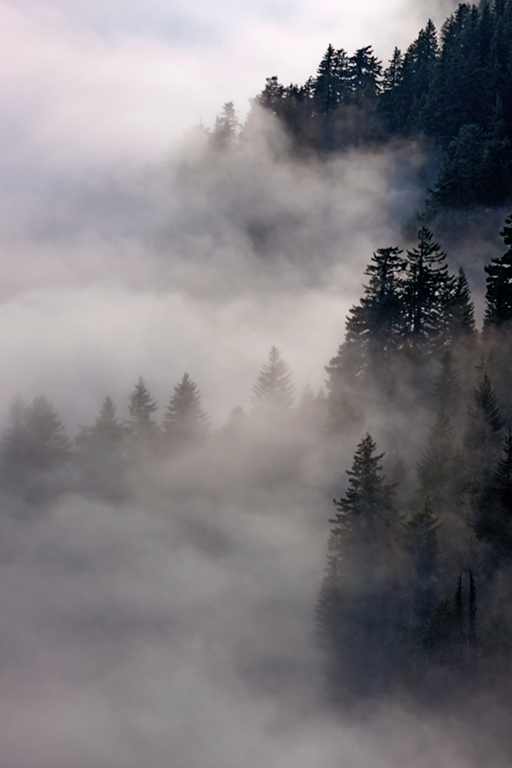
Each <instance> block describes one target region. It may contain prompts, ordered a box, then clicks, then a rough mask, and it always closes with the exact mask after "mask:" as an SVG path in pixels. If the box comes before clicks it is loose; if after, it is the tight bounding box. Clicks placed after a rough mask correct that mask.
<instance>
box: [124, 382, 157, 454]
mask: <svg viewBox="0 0 512 768" xmlns="http://www.w3.org/2000/svg"><path fill="white" fill-rule="evenodd" d="M128 410H129V412H130V417H131V418H130V419H129V420H128V428H129V431H130V444H131V446H132V448H134V449H135V450H143V451H144V450H145V451H147V450H153V449H155V448H156V447H157V446H158V443H159V438H160V430H159V427H158V424H157V423H156V421H155V420H154V419H153V418H152V417H151V415H152V414H153V413H154V412H155V411H157V410H158V406H157V404H156V403H155V401H154V400H153V398H152V397H151V395H150V393H149V391H148V389H147V387H146V382H145V381H144V379H143V378H142V376H140V377H139V380H138V382H137V384H136V385H135V387H134V389H133V391H132V393H131V394H130V405H129V408H128Z"/></svg>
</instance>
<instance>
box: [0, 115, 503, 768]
mask: <svg viewBox="0 0 512 768" xmlns="http://www.w3.org/2000/svg"><path fill="white" fill-rule="evenodd" d="M434 166H435V163H432V162H431V159H430V158H426V156H425V155H424V154H423V153H422V151H421V149H420V148H419V147H417V146H415V145H399V146H396V147H394V148H392V149H389V148H388V149H386V150H383V151H377V150H376V151H373V152H367V153H360V152H356V151H354V152H351V153H347V154H345V155H343V156H339V157H335V158H332V159H329V160H328V161H319V160H302V161H297V160H294V159H292V156H291V154H290V152H289V148H288V146H287V141H286V137H284V136H282V135H281V133H280V131H279V129H278V127H277V126H276V125H275V124H273V123H272V121H267V120H265V119H263V117H262V116H258V115H257V114H256V115H255V117H254V120H253V123H252V127H251V130H250V132H248V133H247V135H246V137H245V139H244V141H243V142H242V143H241V146H240V148H239V150H237V151H235V152H233V153H231V154H224V155H219V154H216V153H212V152H210V150H209V149H208V146H207V143H205V140H204V138H203V137H202V134H201V132H196V133H191V134H190V135H189V136H188V137H186V138H185V139H184V140H183V143H182V146H181V148H180V149H179V150H177V151H176V152H173V154H172V155H171V156H169V157H167V158H165V159H163V160H162V161H161V162H159V163H153V164H151V165H148V166H146V167H140V166H137V165H134V164H129V163H127V164H126V165H122V164H118V165H116V166H115V167H112V168H111V169H110V170H108V171H105V172H101V173H98V172H95V173H90V174H88V173H86V172H81V173H80V175H79V178H77V177H73V178H69V179H67V180H66V181H65V182H60V183H53V182H52V183H50V184H47V183H45V182H44V181H40V182H38V183H36V182H34V183H33V185H32V188H31V189H28V188H27V187H23V188H21V189H19V190H18V191H12V190H11V191H10V192H9V193H8V194H7V197H6V199H5V204H4V216H5V226H4V228H3V230H4V245H3V252H4V254H5V259H6V264H5V267H4V279H3V284H2V288H1V292H2V304H1V308H0V313H1V319H2V323H1V328H2V329H3V330H2V331H1V336H0V351H1V357H2V361H3V362H2V365H3V374H2V379H3V387H2V402H1V407H2V414H5V413H6V412H7V408H8V405H9V403H10V401H11V400H12V398H13V397H14V396H15V395H16V394H20V395H21V396H22V397H23V398H25V399H27V400H31V399H32V398H34V397H35V396H37V395H39V394H40V393H44V394H45V395H46V396H47V397H48V398H49V399H50V400H51V401H52V403H54V405H55V407H56V409H57V410H58V412H59V414H60V415H61V416H62V418H63V419H64V421H65V423H66V427H67V429H68V433H69V434H70V435H71V436H74V435H75V434H76V431H77V429H78V426H77V425H79V424H92V423H93V421H94V418H95V416H96V414H97V412H98V410H99V407H100V405H101V402H102V400H103V399H104V397H105V395H107V394H108V395H110V396H111V397H112V398H113V400H114V402H115V404H116V405H117V407H118V413H119V415H120V416H121V418H125V417H127V403H128V395H129V393H130V391H131V390H132V388H133V385H134V383H135V381H136V380H137V378H138V376H139V375H142V376H143V377H144V378H145V380H146V382H147V384H148V387H149V389H150V391H151V393H152V395H153V396H154V397H155V398H156V400H157V402H158V403H159V405H160V410H159V411H158V412H157V417H158V418H161V416H162V413H163V409H164V406H165V405H166V403H167V400H168V398H169V395H170V393H171V391H172V387H173V386H174V384H175V383H176V382H177V381H178V380H179V379H180V378H181V376H182V374H183V372H184V371H188V372H189V373H190V375H191V376H192V377H193V379H194V381H196V382H197V383H198V385H199V388H200V390H201V393H202V398H203V406H204V408H205V409H206V410H207V411H208V413H210V414H211V416H212V419H213V424H214V429H216V430H222V429H223V428H224V427H225V425H226V422H227V421H228V417H229V414H230V412H231V411H232V409H233V408H235V407H236V406H239V405H240V406H242V407H243V408H244V410H245V411H246V412H248V411H249V409H250V395H251V390H252V386H253V384H254V382H255V380H256V377H257V374H258V371H259V369H260V367H261V365H262V363H263V362H264V361H265V360H266V358H267V355H268V350H269V349H270V347H271V346H272V345H273V344H275V345H276V346H278V347H279V349H280V350H281V353H282V355H283V357H284V358H285V359H286V361H287V362H288V363H289V365H290V368H291V371H292V374H293V379H294V384H295V388H296V393H297V397H298V396H299V394H300V391H301V389H302V387H303V386H304V385H305V384H306V383H309V384H310V385H311V386H312V387H313V389H315V390H317V389H318V388H319V387H322V385H323V380H324V378H325V373H324V366H325V365H326V364H327V363H328V361H329V359H330V358H331V357H332V356H333V355H334V354H335V352H336V348H337V347H338V345H339V343H340V342H341V341H342V338H343V334H344V324H345V317H346V314H347V311H348V309H349V307H350V306H351V305H352V304H353V303H354V302H355V301H357V299H358V298H359V296H360V295H361V285H362V282H363V271H364V266H365V264H366V263H367V262H368V261H369V258H370V257H371V254H372V252H373V251H374V250H375V249H376V248H378V247H381V246H386V245H395V244H398V245H400V244H401V240H402V234H401V231H400V230H401V227H405V226H406V225H407V222H408V221H409V219H410V218H411V216H412V215H413V214H414V212H415V210H416V209H417V208H418V207H419V206H421V203H422V200H423V198H424V192H425V186H426V184H425V182H427V183H429V180H430V178H431V175H432V172H433V170H435V167H434ZM367 418H368V419H369V420H372V419H373V422H374V423H375V424H376V425H377V427H376V428H377V430H381V432H382V433H385V431H386V428H387V424H386V417H385V414H382V413H379V412H378V409H377V410H376V412H375V414H370V415H367ZM401 427H402V428H403V430H404V431H405V430H406V428H407V427H408V425H406V424H404V425H401ZM357 430H358V428H356V429H355V432H354V440H353V441H352V442H350V441H347V444H346V445H343V446H341V447H340V448H339V453H338V455H337V456H336V457H335V459H334V460H333V459H332V457H330V458H329V460H328V461H326V464H325V466H324V464H323V463H322V457H323V454H322V448H319V447H318V446H316V445H315V446H314V448H305V449H304V450H299V448H301V446H303V443H304V440H305V437H304V433H303V431H301V430H299V431H298V435H297V436H296V440H295V445H297V446H298V447H299V448H298V449H297V452H296V453H294V452H293V451H291V450H290V452H289V453H287V454H286V455H280V451H279V439H278V438H277V437H276V436H275V435H274V436H273V439H274V443H273V444H272V441H271V445H270V448H269V446H268V444H266V443H265V441H264V440H263V439H262V438H261V436H258V434H256V437H255V439H254V440H253V441H252V442H251V443H250V445H249V446H239V447H238V449H237V446H236V441H234V442H233V441H231V442H229V441H228V440H227V439H226V441H225V444H224V443H223V442H222V440H221V439H220V438H219V441H218V442H217V444H216V446H217V447H216V448H214V449H211V450H205V451H204V452H202V453H200V452H198V453H194V452H191V453H190V454H188V455H185V456H184V457H182V458H180V459H176V460H174V461H156V462H151V461H148V462H146V463H145V464H144V466H142V467H140V466H139V467H137V468H136V469H134V470H133V472H132V475H131V476H130V479H129V481H130V496H129V498H128V499H125V500H123V501H121V502H118V503H116V504H113V503H112V504H110V503H107V502H104V501H98V500H94V499H93V498H91V497H89V496H86V495H84V496H81V495H80V494H77V493H64V494H62V495H61V496H59V497H57V498H56V499H53V500H51V502H49V503H47V504H46V505H44V506H39V507H38V506H37V505H31V504H30V503H28V504H21V503H20V505H19V506H18V507H17V506H16V505H15V504H14V502H13V501H12V500H10V499H7V500H4V501H5V510H4V517H3V521H2V529H3V535H2V547H3V565H2V571H3V574H2V593H3V595H2V613H3V617H2V635H3V639H2V647H3V650H2V667H3V672H2V708H3V714H2V718H1V719H2V728H3V731H4V734H3V738H2V751H3V759H2V763H3V765H5V767H6V768H24V767H25V766H34V768H45V767H46V766H48V768H49V767H50V766H52V768H60V766H68V765H70V764H72V765H73V766H77V768H80V766H82V765H83V766H101V767H102V768H104V767H105V766H112V767H113V768H115V767H116V766H123V767H124V766H134V767H135V766H140V765H141V764H144V765H147V766H148V768H159V767H160V766H162V767H163V766H172V767H173V768H203V767H204V768H216V767H217V766H218V767H219V768H221V767H222V768H231V766H232V768H241V767H243V768H260V766H261V768H263V767H264V766H265V767H266V766H272V767H273V768H288V767H289V768H292V766H298V765H301V766H302V765H304V766H306V765H307V766H311V768H330V766H338V765H343V766H347V768H373V766H379V767H381V766H382V768H402V767H403V768H408V766H410V765H414V766H417V767H418V768H423V767H424V768H433V766H437V765H446V766H450V768H473V767H474V768H476V767H477V766H482V765H484V764H485V766H486V768H487V767H488V768H494V767H495V768H498V767H499V766H504V765H506V764H507V740H506V736H504V734H506V732H507V727H508V723H507V713H506V709H505V706H503V707H501V705H500V704H499V702H496V700H495V699H494V698H493V699H492V707H489V706H488V701H487V700H486V696H485V694H482V693H480V694H478V696H477V695H475V697H474V699H473V700H471V701H469V703H467V702H461V703H460V706H459V705H457V706H455V707H452V708H451V709H448V708H447V709H446V710H443V708H442V707H439V708H437V707H436V706H431V707H430V708H427V710H426V711H425V710H420V708H419V705H417V703H414V702H413V701H411V700H410V699H409V698H408V697H406V696H405V695H396V696H393V695H391V694H390V695H389V696H383V697H382V698H381V697H377V698H376V699H374V700H373V699H371V700H367V701H365V702H363V703H357V704H356V703H354V705H353V708H352V709H351V710H350V711H349V712H347V713H344V714H343V715H342V714H340V712H338V711H337V710H336V709H333V708H331V707H330V705H329V702H328V701H327V700H326V697H325V694H324V688H323V682H324V680H323V675H324V671H323V670H324V667H323V664H322V657H321V651H320V649H319V647H318V643H317V640H316V637H315V625H314V607H315V603H316V600H317V596H318V589H319V586H320V583H321V579H322V570H323V567H324V555H325V545H326V540H327V532H328V522H327V521H328V519H329V518H330V517H331V515H332V513H333V512H332V510H333V508H332V495H333V494H335V495H336V496H337V497H339V495H340V494H341V493H342V492H343V490H344V488H345V484H346V477H345V469H346V468H347V467H348V466H349V465H350V460H351V456H352V455H353V452H354V447H355V444H356V442H357V440H358V439H359V434H358V431H357ZM255 432H256V433H257V430H255ZM221 434H223V433H221ZM290 443H292V444H293V443H294V441H293V440H291V441H290ZM233 445H234V446H235V448H233ZM482 713H484V714H483V715H482ZM477 725H478V727H477Z"/></svg>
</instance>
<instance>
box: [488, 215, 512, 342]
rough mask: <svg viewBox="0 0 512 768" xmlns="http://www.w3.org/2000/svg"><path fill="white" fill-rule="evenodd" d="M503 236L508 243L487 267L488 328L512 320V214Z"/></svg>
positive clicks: (499, 325) (497, 326)
mask: <svg viewBox="0 0 512 768" xmlns="http://www.w3.org/2000/svg"><path fill="white" fill-rule="evenodd" d="M500 234H501V236H502V237H503V239H504V241H505V245H508V246H509V247H508V250H507V252H506V253H505V254H504V255H503V256H502V257H501V258H499V259H492V261H491V263H490V264H489V265H488V266H486V267H485V271H486V273H487V279H486V283H487V291H486V297H485V298H486V308H485V318H484V323H485V326H486V327H487V328H489V327H495V328H500V327H502V326H504V325H506V324H509V323H511V322H512V216H509V217H508V218H507V219H506V220H505V226H504V227H503V230H502V231H501V233H500Z"/></svg>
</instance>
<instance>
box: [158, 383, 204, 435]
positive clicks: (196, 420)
mask: <svg viewBox="0 0 512 768" xmlns="http://www.w3.org/2000/svg"><path fill="white" fill-rule="evenodd" d="M209 427H210V419H209V417H208V416H207V414H206V413H205V412H204V411H203V409H202V408H201V393H200V392H199V389H198V387H197V384H196V383H195V382H194V381H192V379H191V378H190V376H189V375H188V373H184V374H183V378H182V379H181V381H180V382H179V384H177V385H176V386H175V387H174V392H173V394H172V395H171V397H170V399H169V404H168V406H167V409H166V412H165V416H164V420H163V429H164V436H165V438H166V441H167V442H168V444H169V445H170V447H171V448H180V449H183V448H185V447H189V446H194V445H198V444H199V443H201V442H202V441H203V440H204V438H205V437H206V436H207V434H208V431H209Z"/></svg>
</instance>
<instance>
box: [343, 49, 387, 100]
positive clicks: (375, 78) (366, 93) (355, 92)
mask: <svg viewBox="0 0 512 768" xmlns="http://www.w3.org/2000/svg"><path fill="white" fill-rule="evenodd" d="M349 67H350V79H351V86H352V99H353V101H354V103H355V104H356V106H362V104H363V102H364V101H369V102H371V101H375V99H376V98H377V96H378V94H379V92H380V79H381V72H382V64H381V62H380V61H379V60H378V59H377V57H376V56H375V55H374V54H373V50H372V46H371V45H367V46H365V47H364V48H359V49H358V50H357V51H356V52H355V53H354V55H353V56H351V57H350V59H349Z"/></svg>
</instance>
